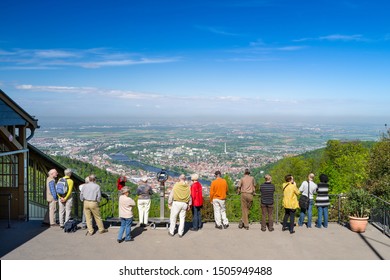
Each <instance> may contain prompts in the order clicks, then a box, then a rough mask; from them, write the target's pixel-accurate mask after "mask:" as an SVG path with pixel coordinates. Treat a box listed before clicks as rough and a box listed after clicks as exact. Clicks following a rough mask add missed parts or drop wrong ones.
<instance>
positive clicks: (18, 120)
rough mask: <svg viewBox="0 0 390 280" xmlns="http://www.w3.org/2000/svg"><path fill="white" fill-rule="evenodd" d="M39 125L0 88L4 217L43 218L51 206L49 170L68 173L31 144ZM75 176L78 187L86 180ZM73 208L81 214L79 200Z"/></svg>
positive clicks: (0, 187)
mask: <svg viewBox="0 0 390 280" xmlns="http://www.w3.org/2000/svg"><path fill="white" fill-rule="evenodd" d="M38 128H39V126H38V120H37V119H36V118H35V117H34V116H31V115H30V114H28V113H27V112H26V111H25V110H23V108H21V107H20V106H19V105H18V104H16V103H15V102H14V101H13V100H12V99H11V98H10V97H8V96H7V95H6V94H5V93H4V92H3V91H2V90H0V218H1V219H4V218H9V217H10V218H11V219H24V220H29V219H42V218H43V215H44V214H45V212H46V209H47V202H46V199H45V194H46V178H47V173H48V171H49V170H50V169H53V168H55V169H57V171H58V173H59V176H64V170H65V167H64V166H62V165H60V164H59V163H57V162H56V161H54V160H53V159H51V158H50V157H49V156H47V155H45V154H44V153H43V152H42V151H40V150H39V149H37V148H35V147H33V146H32V145H30V144H29V143H28V141H29V140H30V139H31V138H32V137H34V132H35V130H36V129H38ZM72 179H73V180H74V182H75V185H76V186H78V185H80V184H82V183H83V179H82V178H80V177H79V176H77V175H75V174H74V175H73V176H72ZM76 189H78V188H76ZM73 211H74V216H76V217H79V213H80V211H81V207H80V205H79V203H78V199H75V200H74V209H73Z"/></svg>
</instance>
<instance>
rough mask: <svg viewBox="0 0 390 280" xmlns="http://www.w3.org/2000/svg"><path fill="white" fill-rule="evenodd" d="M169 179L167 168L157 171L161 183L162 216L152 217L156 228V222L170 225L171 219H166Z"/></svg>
mask: <svg viewBox="0 0 390 280" xmlns="http://www.w3.org/2000/svg"><path fill="white" fill-rule="evenodd" d="M167 180H168V172H167V171H166V170H165V169H161V171H160V172H158V173H157V181H158V182H159V183H160V218H159V219H151V221H152V224H151V227H152V228H156V224H166V226H167V227H168V224H169V219H165V213H164V209H165V182H166V181H167Z"/></svg>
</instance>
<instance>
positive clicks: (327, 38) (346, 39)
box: [293, 34, 368, 42]
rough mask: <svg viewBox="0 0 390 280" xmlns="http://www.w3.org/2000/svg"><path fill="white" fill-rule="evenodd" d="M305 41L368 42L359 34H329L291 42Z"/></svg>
mask: <svg viewBox="0 0 390 280" xmlns="http://www.w3.org/2000/svg"><path fill="white" fill-rule="evenodd" d="M305 41H343V42H350V41H355V42H363V41H368V39H367V38H364V36H363V35H361V34H354V35H342V34H331V35H326V36H320V37H314V38H300V39H296V40H293V42H305Z"/></svg>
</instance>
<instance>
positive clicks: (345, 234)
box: [0, 221, 390, 260]
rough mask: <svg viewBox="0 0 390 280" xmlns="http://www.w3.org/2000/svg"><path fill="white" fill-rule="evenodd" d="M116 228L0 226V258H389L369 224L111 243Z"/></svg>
mask: <svg viewBox="0 0 390 280" xmlns="http://www.w3.org/2000/svg"><path fill="white" fill-rule="evenodd" d="M118 230H119V228H118V227H110V228H108V233H104V234H99V233H96V234H94V235H93V236H86V235H85V233H86V231H85V230H81V229H80V230H78V231H77V232H75V233H64V232H63V231H62V230H61V229H60V228H59V227H53V228H46V227H42V226H41V223H40V221H29V222H16V221H12V223H11V227H10V228H7V222H5V221H1V222H0V238H1V239H0V240H1V249H0V258H1V259H2V260H167V259H168V260H169V259H171V260H210V259H214V260H382V259H385V260H390V238H389V237H387V236H386V235H384V234H382V233H381V232H380V231H379V230H378V229H376V228H374V227H373V226H371V225H369V226H368V228H367V230H366V232H365V233H362V234H357V233H354V232H351V231H350V230H349V229H348V228H346V227H343V226H340V225H338V224H335V223H331V224H329V227H328V228H327V229H317V228H311V229H308V228H306V227H296V228H295V230H296V233H295V234H290V233H289V232H288V231H285V232H282V230H281V225H280V224H278V225H275V231H273V232H269V231H266V232H262V231H261V230H260V225H259V224H254V225H251V226H250V229H249V230H244V229H239V228H238V226H237V224H231V225H230V227H229V228H228V229H226V230H218V229H216V228H215V227H214V224H213V223H205V224H204V227H203V229H202V230H200V231H197V232H193V231H188V230H187V231H186V232H185V234H184V236H183V237H182V238H179V236H178V235H177V234H176V235H175V236H174V237H171V236H169V235H168V231H167V229H166V228H165V227H161V228H160V227H157V228H156V229H152V228H151V227H146V228H140V227H138V226H137V225H136V226H133V227H132V233H133V237H134V241H133V242H123V243H120V244H119V243H117V241H116V239H117V234H118Z"/></svg>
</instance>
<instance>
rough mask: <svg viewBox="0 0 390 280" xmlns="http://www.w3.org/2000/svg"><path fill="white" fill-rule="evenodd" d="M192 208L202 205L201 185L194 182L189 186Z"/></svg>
mask: <svg viewBox="0 0 390 280" xmlns="http://www.w3.org/2000/svg"><path fill="white" fill-rule="evenodd" d="M191 197H192V206H202V205H203V194H202V185H201V184H200V183H199V182H198V181H196V182H194V183H193V184H192V185H191Z"/></svg>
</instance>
